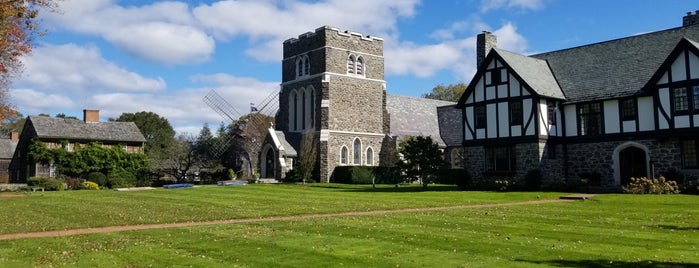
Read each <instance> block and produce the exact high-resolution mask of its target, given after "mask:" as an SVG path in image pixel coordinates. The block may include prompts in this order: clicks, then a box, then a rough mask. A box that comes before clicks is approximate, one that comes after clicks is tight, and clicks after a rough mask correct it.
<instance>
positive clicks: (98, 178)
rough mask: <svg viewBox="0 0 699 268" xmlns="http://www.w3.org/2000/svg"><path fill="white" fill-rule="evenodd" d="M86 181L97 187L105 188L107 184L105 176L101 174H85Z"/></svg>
mask: <svg viewBox="0 0 699 268" xmlns="http://www.w3.org/2000/svg"><path fill="white" fill-rule="evenodd" d="M86 179H87V180H88V181H91V182H94V183H97V185H99V186H105V185H106V183H107V176H105V175H104V174H103V173H102V172H90V173H89V174H87V177H86Z"/></svg>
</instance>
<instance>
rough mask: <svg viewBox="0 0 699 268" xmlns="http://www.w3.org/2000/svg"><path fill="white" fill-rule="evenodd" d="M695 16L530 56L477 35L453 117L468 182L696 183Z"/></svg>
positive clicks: (698, 93)
mask: <svg viewBox="0 0 699 268" xmlns="http://www.w3.org/2000/svg"><path fill="white" fill-rule="evenodd" d="M697 18H699V14H696V13H695V14H692V13H689V14H688V15H687V16H685V17H684V19H683V25H682V27H677V28H673V29H667V30H662V31H658V32H652V33H646V34H640V35H635V36H630V37H626V38H621V39H617V40H611V41H605V42H600V43H595V44H590V45H584V46H580V47H573V48H568V49H563V50H558V51H551V52H546V53H541V54H536V55H529V56H527V55H521V54H516V53H512V52H508V51H505V50H502V49H498V48H497V38H496V37H495V36H494V35H492V34H490V33H488V32H484V33H482V34H479V35H478V36H477V58H478V59H477V61H478V62H477V64H478V69H477V73H476V74H475V75H474V77H473V79H472V80H471V82H470V84H469V85H468V89H467V91H466V92H465V93H464V95H463V96H462V97H461V99H460V100H459V102H458V104H457V106H456V107H457V108H458V109H460V110H461V112H462V114H463V123H462V125H461V126H462V127H461V128H462V129H463V133H464V137H463V145H464V151H465V156H464V157H465V163H466V169H467V170H468V171H469V172H470V173H471V175H472V176H473V177H474V178H476V179H478V178H489V177H490V178H493V177H495V178H498V177H499V178H522V177H524V176H526V174H527V173H528V172H529V171H532V170H539V171H540V172H541V174H542V177H543V179H544V180H554V179H560V178H585V179H590V180H591V182H592V183H594V184H596V185H595V186H598V187H600V188H601V189H605V190H618V189H620V186H621V185H625V184H627V183H628V182H629V179H630V178H631V177H658V176H660V175H662V174H666V173H670V172H674V171H679V172H681V173H683V174H684V175H686V176H687V177H689V178H697V177H699V161H698V158H697V157H698V153H697V152H699V23H697V21H698V20H697Z"/></svg>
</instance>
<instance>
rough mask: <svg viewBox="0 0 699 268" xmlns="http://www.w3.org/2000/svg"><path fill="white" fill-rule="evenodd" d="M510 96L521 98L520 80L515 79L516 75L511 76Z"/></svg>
mask: <svg viewBox="0 0 699 268" xmlns="http://www.w3.org/2000/svg"><path fill="white" fill-rule="evenodd" d="M510 96H511V97H518V96H519V80H517V79H515V77H514V75H510Z"/></svg>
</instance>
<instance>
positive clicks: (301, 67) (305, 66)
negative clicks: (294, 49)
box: [296, 55, 311, 78]
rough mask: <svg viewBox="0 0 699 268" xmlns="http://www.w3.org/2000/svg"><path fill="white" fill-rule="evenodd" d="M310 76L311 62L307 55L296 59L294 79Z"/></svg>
mask: <svg viewBox="0 0 699 268" xmlns="http://www.w3.org/2000/svg"><path fill="white" fill-rule="evenodd" d="M310 74H311V62H310V60H309V59H308V55H302V56H299V57H297V58H296V78H299V77H303V76H307V75H310Z"/></svg>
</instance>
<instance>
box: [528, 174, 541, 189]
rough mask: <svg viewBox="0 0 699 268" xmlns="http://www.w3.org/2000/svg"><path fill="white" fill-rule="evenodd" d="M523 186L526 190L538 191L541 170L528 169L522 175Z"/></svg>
mask: <svg viewBox="0 0 699 268" xmlns="http://www.w3.org/2000/svg"><path fill="white" fill-rule="evenodd" d="M524 188H525V189H526V190H528V191H538V190H539V189H541V170H539V169H530V170H529V171H527V174H526V175H524Z"/></svg>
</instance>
